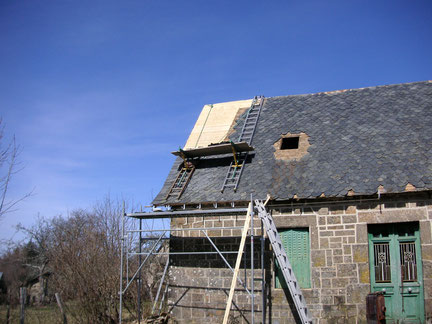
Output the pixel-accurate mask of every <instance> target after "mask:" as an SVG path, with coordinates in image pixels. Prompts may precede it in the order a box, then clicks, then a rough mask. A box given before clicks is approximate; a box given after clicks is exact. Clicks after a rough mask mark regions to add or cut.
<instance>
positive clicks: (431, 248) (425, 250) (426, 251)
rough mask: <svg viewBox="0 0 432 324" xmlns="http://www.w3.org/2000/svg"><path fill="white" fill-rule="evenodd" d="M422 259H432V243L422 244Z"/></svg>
mask: <svg viewBox="0 0 432 324" xmlns="http://www.w3.org/2000/svg"><path fill="white" fill-rule="evenodd" d="M421 252H422V259H423V260H424V261H432V244H422V251H421Z"/></svg>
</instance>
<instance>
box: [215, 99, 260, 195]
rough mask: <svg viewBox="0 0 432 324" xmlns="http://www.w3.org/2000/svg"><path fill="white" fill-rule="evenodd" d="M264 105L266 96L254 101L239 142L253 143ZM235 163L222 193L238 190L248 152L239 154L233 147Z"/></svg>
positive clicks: (225, 181) (233, 162)
mask: <svg viewBox="0 0 432 324" xmlns="http://www.w3.org/2000/svg"><path fill="white" fill-rule="evenodd" d="M263 104H264V96H256V97H255V98H254V99H253V100H252V104H251V106H250V108H249V110H248V112H247V114H246V118H245V122H244V124H243V127H242V130H241V132H240V137H239V140H238V142H247V143H248V144H249V145H250V144H251V143H252V138H253V136H254V134H255V129H256V125H257V123H258V118H259V115H260V113H261V108H262V106H263ZM233 154H234V161H232V162H231V164H230V167H229V169H228V172H227V174H226V176H225V180H224V183H223V185H222V188H221V192H223V191H224V190H225V188H227V187H233V188H234V191H236V190H237V187H238V184H239V181H240V177H241V175H242V173H243V168H244V165H245V163H246V159H247V157H248V153H247V152H242V153H237V152H235V148H234V146H233Z"/></svg>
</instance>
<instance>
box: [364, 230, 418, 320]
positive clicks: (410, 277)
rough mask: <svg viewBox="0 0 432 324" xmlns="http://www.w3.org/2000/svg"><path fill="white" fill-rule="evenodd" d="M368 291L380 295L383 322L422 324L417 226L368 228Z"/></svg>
mask: <svg viewBox="0 0 432 324" xmlns="http://www.w3.org/2000/svg"><path fill="white" fill-rule="evenodd" d="M369 263H370V274H371V290H372V292H375V291H382V292H384V297H385V303H386V308H387V311H386V323H387V324H389V323H424V320H425V316H424V297H423V276H422V263H421V251H420V234H419V228H418V223H398V224H383V225H371V226H370V227H369Z"/></svg>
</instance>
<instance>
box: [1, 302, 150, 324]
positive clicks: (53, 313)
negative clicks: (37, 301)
mask: <svg viewBox="0 0 432 324" xmlns="http://www.w3.org/2000/svg"><path fill="white" fill-rule="evenodd" d="M147 304H148V305H147ZM68 306H69V307H74V306H73V304H71V303H69V305H67V306H66V307H68ZM149 308H150V303H144V305H143V309H144V311H146V310H147V309H149ZM147 311H148V310H147ZM6 313H7V308H6V305H0V323H6ZM66 315H67V311H66ZM123 319H124V321H125V323H128V322H131V320H132V316H131V314H129V313H128V312H127V310H126V309H125V308H124V309H123ZM67 320H68V324H76V321H74V319H73V318H72V316H67ZM19 322H20V308H19V306H17V307H14V308H12V307H11V309H10V324H19ZM62 323H63V322H62V317H61V313H60V310H59V308H58V306H57V304H51V305H48V306H32V307H27V308H26V310H25V324H62Z"/></svg>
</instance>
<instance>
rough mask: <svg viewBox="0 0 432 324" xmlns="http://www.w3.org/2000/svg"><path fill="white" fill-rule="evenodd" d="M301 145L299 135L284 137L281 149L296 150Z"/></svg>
mask: <svg viewBox="0 0 432 324" xmlns="http://www.w3.org/2000/svg"><path fill="white" fill-rule="evenodd" d="M298 147H299V137H298V136H296V137H283V138H282V142H281V146H280V149H281V150H296V149H298Z"/></svg>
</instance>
